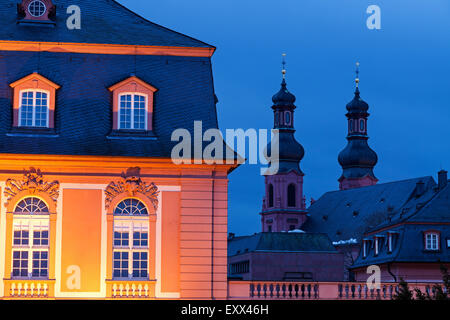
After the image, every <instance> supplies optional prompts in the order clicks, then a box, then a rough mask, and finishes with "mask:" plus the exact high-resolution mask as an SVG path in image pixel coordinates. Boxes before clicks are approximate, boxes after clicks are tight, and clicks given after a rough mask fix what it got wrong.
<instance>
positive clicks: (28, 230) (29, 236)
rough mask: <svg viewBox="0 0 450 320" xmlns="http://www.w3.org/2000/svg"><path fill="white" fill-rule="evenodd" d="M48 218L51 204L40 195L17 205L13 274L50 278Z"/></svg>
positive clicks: (18, 276)
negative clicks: (48, 204)
mask: <svg viewBox="0 0 450 320" xmlns="http://www.w3.org/2000/svg"><path fill="white" fill-rule="evenodd" d="M45 216H47V217H45ZM49 220H50V219H49V209H48V206H47V204H46V203H45V202H44V201H42V200H41V199H39V198H36V197H29V198H25V199H23V200H21V201H20V202H19V203H18V204H17V205H16V208H15V210H14V219H13V244H12V277H14V278H30V277H31V278H39V279H46V278H48V254H49V222H50V221H49Z"/></svg>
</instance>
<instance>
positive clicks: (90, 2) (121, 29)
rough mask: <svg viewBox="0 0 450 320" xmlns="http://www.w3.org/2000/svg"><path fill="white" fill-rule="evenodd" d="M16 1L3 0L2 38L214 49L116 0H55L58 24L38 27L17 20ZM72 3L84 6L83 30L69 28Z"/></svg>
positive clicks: (1, 10) (82, 13)
mask: <svg viewBox="0 0 450 320" xmlns="http://www.w3.org/2000/svg"><path fill="white" fill-rule="evenodd" d="M17 3H19V1H17V0H2V5H1V6H0V21H1V28H0V40H14V41H43V42H68V43H97V44H98V43H103V44H122V45H146V46H176V47H197V48H199V47H204V48H214V47H213V46H211V45H209V44H206V43H204V42H201V41H199V40H196V39H193V38H191V37H188V36H186V35H183V34H181V33H178V32H175V31H172V30H169V29H167V28H164V27H162V26H160V25H157V24H155V23H152V22H150V21H148V20H146V19H144V18H142V17H141V16H139V15H137V14H136V13H134V12H132V11H130V10H129V9H127V8H125V7H124V6H122V5H121V4H120V3H118V2H117V1H113V0H53V3H54V4H55V5H56V26H55V27H54V28H50V27H37V28H39V29H37V28H36V27H24V26H20V25H18V24H17V23H16V22H17V8H16V5H17ZM71 5H78V6H79V7H80V9H81V30H69V29H68V28H67V27H66V20H67V18H68V17H69V15H68V14H66V10H67V8H68V7H69V6H71ZM155 5H157V3H155ZM37 30H38V32H36V31H37Z"/></svg>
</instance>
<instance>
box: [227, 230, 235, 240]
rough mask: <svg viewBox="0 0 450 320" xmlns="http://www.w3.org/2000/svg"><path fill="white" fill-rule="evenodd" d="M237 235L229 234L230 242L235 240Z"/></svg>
mask: <svg viewBox="0 0 450 320" xmlns="http://www.w3.org/2000/svg"><path fill="white" fill-rule="evenodd" d="M235 236H236V235H235V234H234V233H231V232H230V233H229V234H228V240H233V239H234V237H235Z"/></svg>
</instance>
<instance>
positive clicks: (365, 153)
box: [338, 63, 378, 190]
mask: <svg viewBox="0 0 450 320" xmlns="http://www.w3.org/2000/svg"><path fill="white" fill-rule="evenodd" d="M356 65H357V69H356V80H355V82H356V91H355V97H354V98H353V100H352V101H351V102H350V103H349V104H347V111H348V112H347V114H346V116H347V119H348V136H347V140H348V144H347V147H346V148H345V149H344V150H342V151H341V153H340V154H339V158H338V160H339V163H340V165H341V166H342V169H343V172H342V175H341V177H340V178H339V188H340V189H341V190H347V189H353V188H360V187H366V186H371V185H375V184H376V183H377V182H378V179H377V178H376V177H375V175H374V173H373V168H374V167H375V165H376V164H377V162H378V157H377V154H376V153H375V151H373V150H372V149H371V148H370V147H369V145H368V143H367V140H368V139H369V137H368V135H367V119H368V117H369V113H368V110H369V105H368V104H367V103H366V102H364V101H363V100H362V99H361V97H360V92H359V63H357V64H356Z"/></svg>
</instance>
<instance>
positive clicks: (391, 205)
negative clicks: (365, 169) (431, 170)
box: [303, 177, 436, 243]
mask: <svg viewBox="0 0 450 320" xmlns="http://www.w3.org/2000/svg"><path fill="white" fill-rule="evenodd" d="M420 181H422V182H423V183H424V188H425V191H428V192H425V193H424V194H423V195H422V196H421V197H417V198H416V197H415V193H416V189H417V183H419V182H420ZM435 186H436V183H435V181H434V179H433V178H432V177H422V178H415V179H409V180H403V181H395V182H390V183H383V184H377V185H374V186H368V187H363V188H355V189H349V190H342V191H332V192H327V193H325V194H324V195H323V196H322V197H321V198H320V199H319V200H317V201H316V202H314V204H312V205H311V206H310V208H309V209H308V212H309V218H308V220H307V221H306V223H305V224H304V226H303V229H304V230H305V231H308V232H320V233H326V234H328V235H329V237H330V238H331V240H332V241H333V242H339V241H348V240H350V239H356V240H357V242H358V243H360V241H361V240H362V238H363V235H364V233H366V232H368V231H369V230H371V229H373V228H375V227H377V226H379V225H381V224H383V223H386V221H388V219H389V217H391V219H392V221H394V220H395V219H396V215H397V216H400V214H401V212H403V208H404V207H405V205H406V204H408V203H410V204H411V206H412V205H413V204H412V202H414V201H415V202H424V201H427V199H428V200H429V198H430V197H431V196H432V195H431V193H430V192H431V191H430V190H431V189H433V188H434V187H435ZM411 201H412V202H411Z"/></svg>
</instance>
